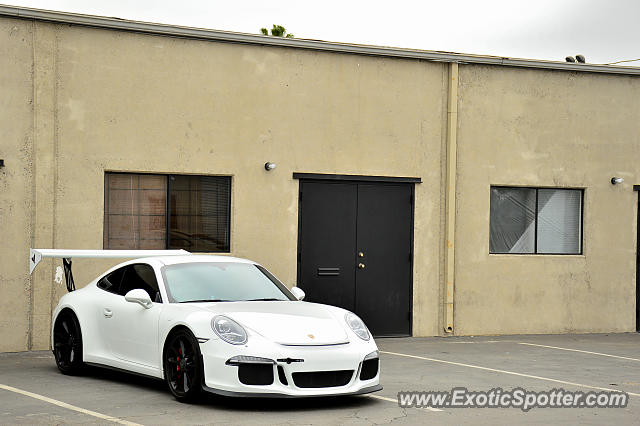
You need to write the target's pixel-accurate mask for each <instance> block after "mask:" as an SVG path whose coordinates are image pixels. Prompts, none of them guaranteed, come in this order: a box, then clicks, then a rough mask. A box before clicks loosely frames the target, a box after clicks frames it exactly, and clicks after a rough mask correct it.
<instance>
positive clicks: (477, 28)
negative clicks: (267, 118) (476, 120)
mask: <svg viewBox="0 0 640 426" xmlns="http://www.w3.org/2000/svg"><path fill="white" fill-rule="evenodd" d="M0 2H2V0H0ZM5 2H6V3H7V4H12V5H20V6H27V7H35V8H40V9H50V10H62V11H66V12H78V13H86V14H91V15H101V16H112V17H118V18H124V19H133V20H139V21H147V22H158V23H165V24H175V25H185V26H192V27H200V28H211V29H217V30H228V31H238V32H245V33H258V32H259V30H260V28H261V27H269V28H271V26H272V24H280V25H283V26H284V27H286V29H287V30H288V31H290V32H292V33H294V34H295V36H296V37H300V38H311V39H320V40H327V41H337V42H346V43H361V44H372V45H381V46H394V47H407V48H417V49H425V50H440V51H447V52H459V53H474V54H483V55H497V56H508V57H518V58H531V59H548V60H561V61H563V60H564V58H565V56H567V55H572V56H575V55H576V54H578V53H580V54H583V55H585V57H586V58H587V62H590V63H609V62H614V61H620V60H627V59H640V0H535V1H523V0H477V1H475V0H456V1H455V2H448V1H446V0H439V1H432V0H423V1H409V0H384V1H378V0H368V1H360V0H353V1H349V0H341V1H340V0H324V1H321V2H319V1H313V2H312V1H303V0H297V1H296V0H262V1H260V0H245V1H241V0H236V1H234V0H226V1H220V0H209V1H205V0H180V1H175V0H174V1H167V0H156V1H152V0H137V1H135V0H101V1H98V0H5ZM621 65H629V66H640V61H636V62H630V63H627V64H621Z"/></svg>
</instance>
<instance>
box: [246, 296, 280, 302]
mask: <svg viewBox="0 0 640 426" xmlns="http://www.w3.org/2000/svg"><path fill="white" fill-rule="evenodd" d="M271 301H278V302H284V301H285V300H284V299H276V298H274V297H265V298H264V299H249V300H247V302H271Z"/></svg>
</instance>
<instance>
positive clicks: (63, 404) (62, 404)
mask: <svg viewBox="0 0 640 426" xmlns="http://www.w3.org/2000/svg"><path fill="white" fill-rule="evenodd" d="M0 389H4V390H7V391H9V392H15V393H18V394H20V395H25V396H28V397H31V398H35V399H38V400H40V401H44V402H48V403H49V404H53V405H57V406H58V407H62V408H66V409H68V410H73V411H77V412H78V413H82V414H86V415H88V416H93V417H97V418H99V419H102V420H107V421H109V422H113V423H119V424H121V425H128V426H142V425H140V424H139V423H133V422H128V421H126V420H122V419H119V418H117V417H112V416H107V415H106V414H101V413H96V412H95V411H91V410H85V409H84V408H80V407H76V406H75V405H71V404H67V403H66V402H62V401H58V400H56V399H53V398H48V397H46V396H42V395H38V394H37V393H33V392H29V391H25V390H22V389H18V388H14V387H12V386H7V385H3V384H0Z"/></svg>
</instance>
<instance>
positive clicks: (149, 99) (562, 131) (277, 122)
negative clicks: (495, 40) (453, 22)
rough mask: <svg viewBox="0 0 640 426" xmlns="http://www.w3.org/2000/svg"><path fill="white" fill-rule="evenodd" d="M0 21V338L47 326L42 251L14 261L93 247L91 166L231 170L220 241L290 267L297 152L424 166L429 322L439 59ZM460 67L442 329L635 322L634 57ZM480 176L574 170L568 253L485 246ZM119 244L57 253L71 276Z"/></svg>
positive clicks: (544, 178) (441, 132) (412, 172)
mask: <svg viewBox="0 0 640 426" xmlns="http://www.w3.org/2000/svg"><path fill="white" fill-rule="evenodd" d="M0 34H1V37H2V38H0V53H1V54H2V55H0V67H2V69H3V70H6V71H5V72H3V73H1V74H0V87H1V88H2V90H3V93H6V94H7V95H6V96H3V97H0V99H1V102H2V104H1V108H0V136H2V137H1V138H0V158H4V159H5V161H6V164H7V165H6V167H5V168H3V169H0V189H1V190H2V196H3V198H2V200H3V202H2V203H0V233H1V236H2V242H1V243H0V259H2V268H0V333H1V334H0V352H2V351H17V350H27V349H45V348H48V347H49V341H48V339H49V328H50V317H51V310H52V308H53V307H54V306H55V304H56V303H57V300H58V299H59V298H60V296H61V295H62V294H64V292H65V291H66V290H65V288H64V285H63V284H57V283H54V282H53V280H54V275H55V267H56V266H57V265H58V262H53V261H50V260H44V261H43V262H42V263H41V264H40V265H39V266H38V269H37V270H36V273H35V274H34V276H33V277H32V278H30V277H29V276H28V260H27V253H28V249H29V247H32V246H36V247H42V248H49V247H53V248H85V249H95V248H101V247H102V241H103V214H104V211H103V208H104V172H105V171H125V172H151V173H176V174H179V173H185V174H221V175H231V176H232V177H233V183H232V229H231V254H232V255H235V256H241V257H248V258H252V259H255V260H257V261H259V262H261V263H263V264H264V265H265V266H267V267H268V268H269V269H271V270H272V271H273V272H274V273H275V274H276V275H278V276H279V277H280V278H281V279H282V280H283V281H284V282H285V283H287V284H288V285H293V284H295V279H296V253H297V226H298V211H297V209H298V181H297V180H294V179H293V178H292V174H293V172H307V173H336V174H358V175H385V176H415V177H420V178H422V182H423V183H421V184H418V185H416V203H415V228H414V229H415V235H414V245H415V247H414V294H413V297H414V307H413V332H414V335H416V336H428V335H442V334H444V331H443V325H444V312H443V302H444V276H443V268H444V255H443V248H444V246H445V241H444V237H443V235H444V225H445V220H446V216H445V210H444V196H445V195H444V194H445V184H446V183H445V181H444V175H445V169H446V158H445V155H444V153H445V152H446V151H445V149H444V148H445V144H446V134H445V133H446V125H447V122H446V118H447V113H446V104H447V87H448V80H449V76H448V65H447V64H442V63H433V62H426V61H419V60H412V59H399V58H383V57H366V56H358V55H351V54H339V53H328V52H314V51H309V50H303V49H294V48H277V47H265V46H262V47H261V46H253V45H242V44H226V43H219V42H211V41H199V40H187V39H179V38H171V37H165V36H151V35H142V34H136V33H130V32H129V33H127V32H120V31H112V30H103V29H90V28H83V27H78V26H75V27H74V26H67V25H57V24H51V23H44V22H33V21H26V20H18V19H12V18H0ZM459 82H460V83H459V99H458V102H457V104H458V121H457V122H458V125H457V130H458V141H457V142H458V145H457V146H458V150H457V153H458V161H457V200H456V201H457V209H456V211H457V214H456V218H455V219H456V222H455V225H456V227H455V245H454V247H455V296H454V302H455V311H454V324H455V330H454V333H455V334H459V335H466V334H508V333H555V332H599V331H606V332H612V331H631V330H633V329H634V327H635V251H636V241H635V239H636V238H635V236H636V226H635V220H636V209H637V194H635V193H634V192H633V191H632V185H633V184H634V183H640V182H637V181H636V176H637V174H638V172H640V166H636V163H637V161H635V159H636V158H638V154H639V151H640V139H639V138H640V132H638V122H639V118H640V104H638V103H637V102H635V100H636V99H639V98H640V84H639V83H638V79H637V78H634V77H628V76H615V75H604V74H601V75H599V74H590V73H575V72H564V71H542V70H533V69H523V68H507V67H491V66H482V65H460V75H459ZM266 161H273V162H275V163H277V165H278V167H277V168H276V169H275V170H274V171H272V172H266V171H265V170H264V168H263V165H264V163H265V162H266ZM614 175H615V176H622V177H624V178H625V183H624V184H622V185H617V186H612V185H611V184H610V183H609V179H610V178H611V177H612V176H614ZM490 185H516V186H540V187H571V188H585V209H584V211H585V213H584V254H583V255H576V256H543V255H532V256H510V255H489V188H490ZM115 263H117V262H116V261H95V260H82V259H78V260H74V275H75V278H76V283H77V284H78V286H82V285H83V284H84V283H86V282H88V281H89V280H91V279H93V278H94V277H95V276H96V275H97V274H99V273H101V272H102V271H104V269H105V268H107V267H109V266H111V265H113V264H115Z"/></svg>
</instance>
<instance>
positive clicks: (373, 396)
mask: <svg viewBox="0 0 640 426" xmlns="http://www.w3.org/2000/svg"><path fill="white" fill-rule="evenodd" d="M365 396H368V397H369V398H375V399H381V400H382V401H389V402H393V403H396V404H397V403H398V400H397V399H393V398H387V397H386V396H380V395H365ZM424 409H425V410H427V411H442V410H441V409H439V408H433V407H424Z"/></svg>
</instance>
